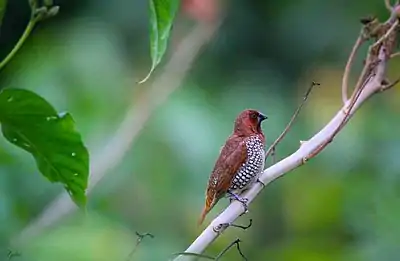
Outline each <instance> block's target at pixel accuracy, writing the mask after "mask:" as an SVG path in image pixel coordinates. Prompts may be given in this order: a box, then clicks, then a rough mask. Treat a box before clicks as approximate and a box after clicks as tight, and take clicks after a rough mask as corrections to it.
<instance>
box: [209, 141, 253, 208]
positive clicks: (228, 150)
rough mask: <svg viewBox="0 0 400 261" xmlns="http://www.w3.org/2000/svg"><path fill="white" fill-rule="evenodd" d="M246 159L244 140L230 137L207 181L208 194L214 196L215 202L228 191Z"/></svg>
mask: <svg viewBox="0 0 400 261" xmlns="http://www.w3.org/2000/svg"><path fill="white" fill-rule="evenodd" d="M246 159H247V149H246V144H245V139H243V138H242V137H238V136H231V137H230V138H229V139H228V140H227V141H226V143H225V145H224V147H223V148H222V150H221V153H220V155H219V158H218V159H217V162H216V163H215V166H214V170H213V172H212V174H211V176H210V180H209V186H208V188H209V190H211V191H209V192H210V194H214V197H213V198H214V199H215V200H216V201H217V200H218V199H219V198H220V197H222V196H223V195H224V194H225V193H226V192H227V191H228V189H229V187H230V186H231V182H232V179H233V177H234V176H235V174H236V173H237V171H238V170H239V168H240V167H241V166H242V164H243V163H244V162H245V161H246ZM207 194H208V191H207ZM210 196H211V195H210Z"/></svg>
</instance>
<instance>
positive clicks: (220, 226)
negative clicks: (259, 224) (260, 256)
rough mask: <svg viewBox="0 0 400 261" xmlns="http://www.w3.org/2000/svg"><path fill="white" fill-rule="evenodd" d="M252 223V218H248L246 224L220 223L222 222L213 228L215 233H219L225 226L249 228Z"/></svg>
mask: <svg viewBox="0 0 400 261" xmlns="http://www.w3.org/2000/svg"><path fill="white" fill-rule="evenodd" d="M252 225H253V219H251V218H250V220H249V224H248V225H247V226H242V225H236V224H234V223H222V224H219V225H218V226H216V227H215V228H214V231H215V232H216V233H219V232H220V231H222V230H225V229H226V228H227V227H236V228H240V229H243V230H246V229H249V228H250V227H251V226H252Z"/></svg>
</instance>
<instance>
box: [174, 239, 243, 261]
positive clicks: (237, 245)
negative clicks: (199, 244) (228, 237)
mask: <svg viewBox="0 0 400 261" xmlns="http://www.w3.org/2000/svg"><path fill="white" fill-rule="evenodd" d="M240 242H242V241H241V240H240V239H239V238H237V239H235V240H234V241H233V242H231V243H230V244H229V245H228V246H226V247H225V248H224V249H222V251H221V252H220V253H219V254H218V255H217V256H216V257H212V256H208V255H203V254H197V253H190V252H182V253H175V254H173V256H188V257H198V258H204V259H208V260H215V261H218V260H220V259H221V258H222V257H223V256H224V255H225V254H226V253H227V252H228V250H229V249H231V248H232V247H233V246H236V249H237V251H238V253H239V255H240V256H241V257H242V258H243V260H245V261H247V260H248V259H247V257H246V256H245V255H244V254H243V252H242V250H241V249H240Z"/></svg>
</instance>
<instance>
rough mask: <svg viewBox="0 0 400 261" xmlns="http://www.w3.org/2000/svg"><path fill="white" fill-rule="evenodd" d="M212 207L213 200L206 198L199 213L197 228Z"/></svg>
mask: <svg viewBox="0 0 400 261" xmlns="http://www.w3.org/2000/svg"><path fill="white" fill-rule="evenodd" d="M213 206H214V199H213V198H211V197H209V196H207V197H206V203H205V205H204V208H203V211H202V212H201V216H200V218H199V221H198V222H197V224H198V225H199V226H200V225H201V224H202V223H203V221H204V219H205V218H206V215H207V214H208V212H210V210H211V209H212V207H213Z"/></svg>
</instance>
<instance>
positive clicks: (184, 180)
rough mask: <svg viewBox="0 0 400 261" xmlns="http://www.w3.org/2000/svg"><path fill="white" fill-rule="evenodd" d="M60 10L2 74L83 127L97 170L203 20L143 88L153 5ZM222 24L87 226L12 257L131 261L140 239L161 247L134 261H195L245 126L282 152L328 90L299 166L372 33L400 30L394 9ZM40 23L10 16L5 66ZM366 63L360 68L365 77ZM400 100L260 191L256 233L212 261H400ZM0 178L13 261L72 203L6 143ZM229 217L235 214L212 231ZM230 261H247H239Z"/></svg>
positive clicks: (181, 30)
mask: <svg viewBox="0 0 400 261" xmlns="http://www.w3.org/2000/svg"><path fill="white" fill-rule="evenodd" d="M55 2H56V4H58V5H60V7H61V9H60V13H59V15H57V16H56V17H54V18H52V19H50V20H46V21H43V22H41V23H39V25H38V26H37V27H36V29H35V30H34V32H33V34H32V35H31V36H30V37H29V39H28V40H27V42H26V43H25V45H24V46H23V48H22V49H21V51H20V52H19V53H18V54H17V56H16V57H15V59H13V60H12V61H11V63H10V64H9V65H8V66H7V67H6V68H5V69H4V70H2V71H1V72H0V74H1V77H0V88H13V87H18V88H25V89H29V90H33V91H35V92H37V93H38V94H40V95H41V96H43V97H45V98H46V99H47V100H48V101H49V102H50V103H52V104H53V105H54V106H55V107H56V109H57V110H58V111H69V112H71V113H72V115H73V116H74V118H75V120H76V124H77V128H78V130H79V131H80V132H81V133H82V135H83V138H84V141H85V142H86V144H87V146H88V148H89V150H90V153H91V156H92V158H93V155H96V154H98V153H100V152H101V151H102V149H104V145H105V144H107V142H108V141H109V139H110V138H112V137H113V134H114V133H115V131H116V130H117V128H118V126H119V124H120V122H121V121H122V120H123V119H124V117H125V114H126V112H127V110H128V108H130V107H131V106H132V105H134V104H135V103H136V102H138V100H140V97H141V96H140V95H141V94H142V93H145V92H146V90H147V89H148V88H150V85H151V82H152V81H154V79H156V78H157V76H159V75H160V74H161V73H162V72H163V67H164V65H165V63H166V62H167V61H168V59H169V57H170V56H171V53H172V52H173V51H176V47H177V43H179V42H180V41H181V40H182V39H183V38H184V37H185V35H187V34H188V33H190V31H191V30H192V29H193V27H194V26H195V25H194V23H195V21H194V20H195V19H193V17H191V16H190V15H189V14H187V13H186V14H185V10H182V11H181V12H180V14H179V17H178V20H177V23H176V25H175V27H174V33H173V34H172V38H171V41H170V46H169V51H168V53H167V56H166V57H165V58H164V60H163V62H162V64H161V66H160V67H159V68H158V69H157V70H156V72H155V74H154V75H153V76H152V78H151V79H150V80H149V82H148V83H145V84H143V85H140V86H139V85H138V84H137V82H138V81H139V80H141V79H143V78H144V76H145V75H146V73H147V71H148V69H149V68H150V56H149V39H148V12H147V5H148V3H147V1H146V0H141V1H128V0H117V1H106V0H64V1H55ZM187 2H188V3H190V1H187ZM193 2H195V1H193ZM206 2H207V3H208V4H210V3H211V4H210V5H209V6H208V7H207V8H211V9H212V8H214V7H215V6H214V4H215V2H214V1H204V3H206ZM191 4H193V5H194V6H195V4H194V3H191ZM195 10H196V8H195ZM221 10H223V11H224V13H225V15H224V22H223V24H222V26H221V27H220V28H219V30H218V32H217V33H216V34H215V35H214V37H213V39H212V40H211V41H210V42H209V43H208V44H206V45H205V46H204V47H203V49H202V52H201V53H200V54H199V56H198V58H197V59H196V61H195V62H194V64H192V66H191V69H190V70H189V72H188V74H187V75H186V77H185V79H184V81H183V83H182V84H181V86H180V87H179V88H178V89H177V90H176V91H175V92H174V93H173V94H172V95H171V96H170V97H169V98H168V100H167V101H166V102H164V103H163V104H162V105H161V106H160V107H158V108H157V109H156V110H155V111H154V113H153V114H152V115H151V117H150V119H149V121H148V122H147V123H146V124H145V126H144V128H143V130H142V132H141V133H140V135H139V136H137V137H136V139H135V141H134V143H133V145H132V146H131V148H130V150H129V151H128V152H127V153H126V155H125V156H124V158H123V160H122V161H121V162H120V163H119V164H118V166H117V167H116V168H113V169H112V170H111V171H108V174H107V176H106V177H105V178H104V179H103V180H102V181H101V182H100V183H99V184H98V185H97V186H96V187H95V188H94V190H93V193H91V194H90V195H89V210H90V211H89V216H88V217H87V219H85V220H82V219H81V218H80V217H79V215H76V212H74V213H73V214H72V215H69V216H67V217H65V218H64V219H62V220H60V222H57V223H56V224H54V225H52V226H51V227H50V228H49V229H47V230H45V231H42V232H41V233H40V234H39V235H37V236H35V237H34V238H32V239H29V240H27V242H26V243H24V244H23V245H18V246H13V247H14V248H15V250H18V251H20V252H21V253H22V256H20V257H15V260H32V261H36V260H37V261H39V260H40V261H48V260H52V261H53V260H69V261H70V260H113V261H117V260H121V261H123V260H126V258H127V256H128V254H129V252H130V251H131V250H132V249H133V248H134V246H135V244H136V236H135V231H138V232H151V233H152V234H154V235H155V238H154V239H151V238H146V239H145V240H144V241H143V242H142V244H141V245H140V247H139V248H138V249H137V250H136V252H135V254H134V256H133V259H132V260H145V261H147V260H168V258H169V257H170V255H171V254H172V253H176V252H180V251H183V250H185V249H186V247H187V246H188V245H189V244H190V243H191V242H192V241H193V240H194V239H195V238H196V237H197V235H198V234H199V233H200V232H201V228H198V227H197V226H196V224H197V223H196V222H197V219H198V217H199V214H200V212H201V209H202V207H203V203H204V191H205V187H206V183H207V180H208V177H209V174H210V171H211V170H212V167H213V165H214V162H215V159H216V157H217V156H218V153H219V149H220V147H221V146H222V145H223V143H224V142H225V139H226V137H227V136H228V135H229V134H230V132H231V130H232V124H233V120H234V118H235V116H236V114H237V113H238V112H240V111H241V110H243V109H245V108H255V109H258V110H260V111H262V112H264V113H265V114H267V115H268V116H269V119H268V121H266V122H265V123H264V124H263V127H264V131H265V133H266V135H267V143H268V144H270V143H271V142H272V140H273V139H274V138H275V137H277V136H278V135H279V133H280V132H281V131H282V129H283V128H284V126H285V125H286V123H287V122H288V120H289V118H290V116H291V114H292V113H293V111H294V110H295V108H296V107H297V104H298V103H299V101H300V100H301V99H302V96H303V94H304V92H305V90H306V89H307V88H308V86H309V84H310V82H311V81H317V82H320V83H321V86H320V88H317V89H315V90H314V92H313V94H312V96H311V99H310V101H309V103H308V104H307V105H306V107H305V109H304V111H303V112H302V114H301V116H300V117H299V119H298V122H297V124H296V125H295V126H294V128H293V129H292V131H291V132H290V133H289V135H288V136H287V138H286V139H285V140H284V142H282V143H281V145H280V146H279V148H278V150H277V157H278V158H282V157H284V156H286V155H288V154H290V153H291V152H293V151H295V150H296V149H297V148H298V146H299V141H300V140H307V139H308V138H310V137H311V136H312V135H313V134H314V133H316V132H317V131H318V130H319V129H320V128H321V127H323V126H324V125H325V124H326V123H327V122H328V121H329V119H330V118H331V117H332V116H333V115H334V114H335V113H336V111H337V110H338V109H339V108H340V107H341V94H340V83H341V77H342V71H343V68H344V65H345V62H346V59H347V56H348V54H349V52H350V50H351V48H352V45H353V43H354V41H355V39H356V37H357V34H358V32H359V26H360V25H359V18H360V17H362V16H365V15H369V14H376V15H377V16H378V17H380V18H382V19H386V16H387V11H386V10H385V8H384V5H383V1H382V0H368V1H344V0H341V1H318V0H300V1H288V0H283V1H264V0H258V1H239V0H233V1H229V2H226V3H225V4H224V5H221ZM29 15H30V10H29V6H28V4H27V1H26V0H9V1H8V5H7V9H6V15H5V18H4V22H3V26H2V28H1V35H0V46H1V49H0V55H2V57H4V56H5V55H6V54H7V53H8V52H9V51H10V50H11V48H12V47H13V45H14V44H15V43H16V41H17V40H18V38H19V37H20V35H21V34H22V32H23V30H24V28H25V26H26V24H27V22H28V20H29ZM221 16H222V15H221ZM201 18H202V16H201V12H200V16H198V17H197V19H200V20H201ZM363 51H365V48H364V49H363ZM361 61H362V57H361V56H360V57H359V59H358V60H357V66H356V67H355V69H354V71H355V70H360V68H361ZM398 70H399V63H398V62H396V61H393V62H391V63H390V69H389V71H390V76H392V77H395V76H396V72H398ZM397 75H398V73H397ZM355 80H356V79H355V78H354V77H353V78H352V82H354V81H355ZM160 88H162V86H161V87H160ZM399 95H400V93H399V90H398V89H393V90H391V91H390V92H388V93H384V94H382V95H377V96H375V97H374V98H373V99H372V100H370V101H369V102H368V103H367V104H366V105H365V106H363V107H362V109H361V110H360V111H359V112H358V113H357V114H356V116H355V117H354V118H353V119H352V121H351V122H350V123H349V124H348V126H347V127H346V128H345V129H344V130H343V131H342V132H341V133H340V135H339V136H338V137H337V139H335V141H334V142H333V143H332V144H331V145H330V146H329V147H328V148H327V149H326V150H325V151H323V153H321V154H320V155H319V156H318V157H317V158H315V159H313V160H311V161H310V162H309V163H308V164H306V165H305V166H303V167H301V168H298V169H296V170H294V171H292V172H290V173H288V174H287V175H286V176H284V177H283V178H281V179H279V180H277V181H276V182H274V183H272V184H271V185H270V186H268V188H267V189H265V190H264V191H263V192H262V194H261V195H260V196H259V197H258V198H257V199H256V200H255V201H254V203H253V204H252V205H251V206H250V213H249V214H248V215H245V216H243V217H241V218H240V219H239V220H238V221H237V222H238V223H243V224H247V223H248V219H249V218H252V219H253V221H254V222H253V226H252V227H251V228H250V229H248V230H247V231H245V232H244V231H241V230H238V229H229V230H228V231H226V233H224V234H223V235H222V236H221V237H220V238H219V239H218V240H217V241H216V242H214V244H213V245H212V246H211V247H210V248H209V249H207V254H210V255H216V254H217V253H218V252H219V251H221V250H222V249H223V248H224V247H225V246H226V245H228V244H229V243H230V242H232V241H233V240H234V239H236V238H237V237H240V238H241V239H242V241H243V243H242V244H241V248H242V251H243V252H244V253H245V254H246V256H247V257H248V258H249V260H275V261H302V260H304V261H305V260H307V261H314V260H327V261H333V260H346V261H347V260H354V261H357V260H363V261H375V260H399V256H400V223H399V221H398V220H400V208H399V206H400V190H399V189H398V188H399V185H400V175H399V174H400V173H399V169H400V161H399V160H398V157H399V152H400V149H399V148H400V139H399V138H398V132H399V128H400V120H399V117H398V113H399V110H400V107H399V103H398V100H399V98H400V97H399ZM140 113H142V112H140ZM143 113H146V112H143ZM109 153H110V157H111V156H112V154H113V153H114V152H113V151H110V152H109ZM269 162H270V161H269ZM0 163H1V165H0V172H1V174H0V260H6V259H7V248H8V247H9V242H10V240H11V239H12V238H15V237H18V234H19V233H20V232H21V231H22V230H23V228H24V227H26V226H27V225H28V224H30V222H32V221H33V220H34V219H35V218H36V217H38V216H39V215H40V213H41V212H42V211H43V210H44V209H45V208H46V206H47V205H48V204H49V203H50V202H52V200H53V199H54V198H55V197H56V196H57V195H58V194H59V193H61V192H62V191H63V188H62V186H61V185H58V184H50V183H49V182H48V181H47V180H46V179H45V178H44V177H42V175H41V174H40V173H39V172H38V170H37V168H36V166H35V163H34V160H33V158H32V157H31V156H30V155H29V154H28V153H26V152H24V151H22V150H20V149H19V148H17V147H14V146H12V145H11V144H9V143H7V142H6V141H5V140H4V139H0ZM227 204H228V202H227V200H222V201H221V202H220V203H219V204H218V205H217V207H216V208H215V209H214V210H213V211H212V212H211V213H210V214H209V216H208V218H207V220H206V223H208V222H209V221H211V220H212V218H213V217H215V216H216V215H218V213H219V212H220V211H221V210H222V209H223V208H224V207H226V206H227ZM3 253H4V254H3ZM223 260H241V258H240V256H239V255H238V253H237V252H236V251H235V250H234V249H232V250H231V251H229V253H228V254H226V256H225V258H224V259H223Z"/></svg>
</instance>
